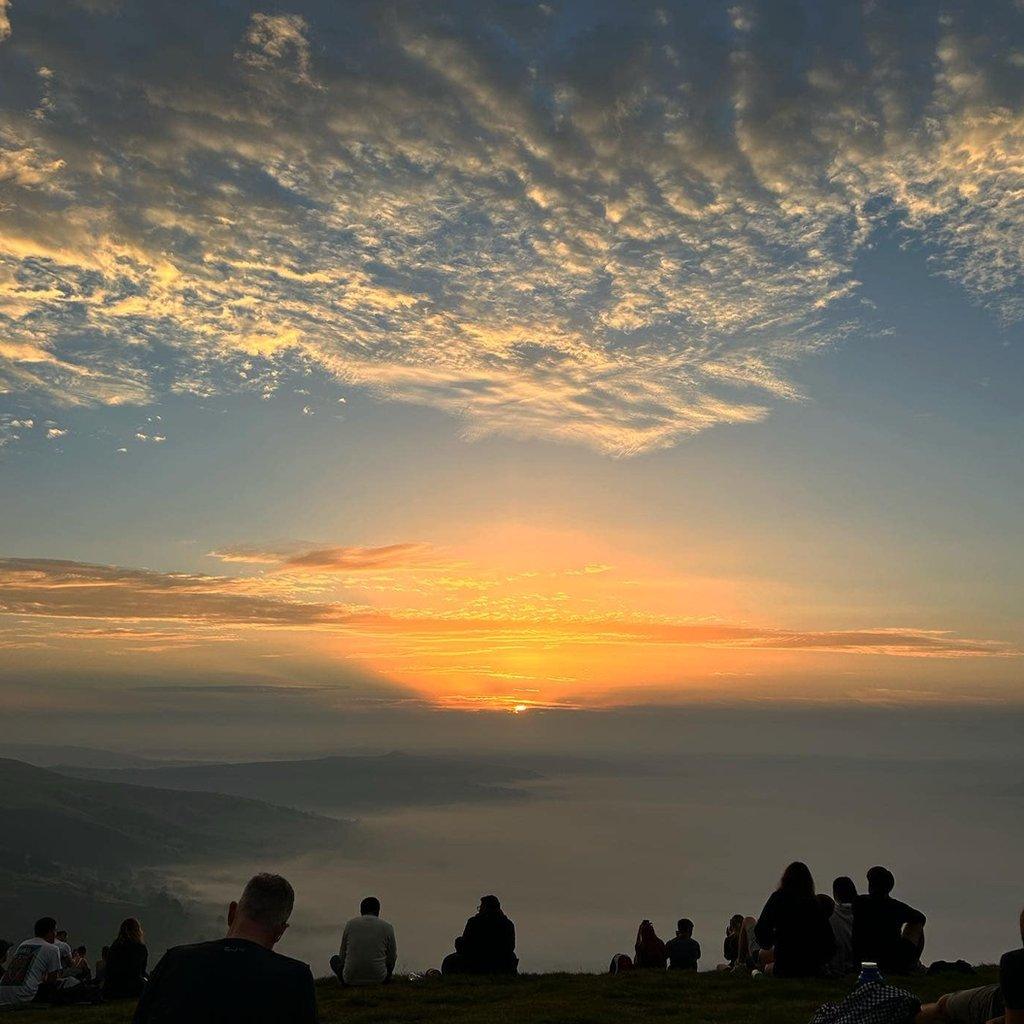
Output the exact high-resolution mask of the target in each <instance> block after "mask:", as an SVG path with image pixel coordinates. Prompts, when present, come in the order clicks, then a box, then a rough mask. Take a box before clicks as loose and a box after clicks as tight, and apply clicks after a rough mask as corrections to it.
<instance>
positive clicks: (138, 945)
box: [103, 917, 149, 999]
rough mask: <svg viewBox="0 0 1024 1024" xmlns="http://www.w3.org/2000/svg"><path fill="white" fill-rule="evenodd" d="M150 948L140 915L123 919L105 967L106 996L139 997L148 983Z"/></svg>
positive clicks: (110, 997)
mask: <svg viewBox="0 0 1024 1024" xmlns="http://www.w3.org/2000/svg"><path fill="white" fill-rule="evenodd" d="M148 965H149V950H148V949H147V948H146V936H145V935H144V934H143V931H142V925H141V924H139V921H138V919H137V918H134V917H128V918H125V920H123V921H122V922H121V928H120V930H119V931H118V933H117V938H116V939H114V941H113V942H112V943H111V944H110V947H109V949H108V950H107V955H106V958H105V965H104V968H103V998H104V999H138V998H139V996H140V995H142V990H143V988H144V987H145V985H146V968H147V966H148Z"/></svg>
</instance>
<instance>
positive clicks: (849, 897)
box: [832, 875, 857, 903]
mask: <svg viewBox="0 0 1024 1024" xmlns="http://www.w3.org/2000/svg"><path fill="white" fill-rule="evenodd" d="M856 898H857V886H855V885H854V884H853V879H852V878H848V877H847V876H846V875H840V876H839V877H838V878H837V879H836V880H835V881H834V882H833V883H832V899H834V900H835V901H836V903H852V902H853V901H854V900H855V899H856Z"/></svg>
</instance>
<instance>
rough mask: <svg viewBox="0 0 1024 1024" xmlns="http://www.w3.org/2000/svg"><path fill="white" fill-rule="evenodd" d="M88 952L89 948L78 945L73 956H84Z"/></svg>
mask: <svg viewBox="0 0 1024 1024" xmlns="http://www.w3.org/2000/svg"><path fill="white" fill-rule="evenodd" d="M88 952H89V950H87V949H86V948H85V946H79V947H78V948H77V949H76V950H75V956H85V955H86V954H87V953H88Z"/></svg>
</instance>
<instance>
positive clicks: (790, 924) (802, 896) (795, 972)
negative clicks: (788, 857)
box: [754, 862, 835, 978]
mask: <svg viewBox="0 0 1024 1024" xmlns="http://www.w3.org/2000/svg"><path fill="white" fill-rule="evenodd" d="M754 932H755V936H756V938H757V941H758V943H759V944H760V945H761V947H762V948H763V949H769V948H771V949H772V950H773V953H774V958H773V963H772V973H774V974H775V975H777V976H779V977H788V978H801V977H809V976H813V975H818V974H822V973H823V972H824V970H825V965H826V964H827V963H828V961H829V960H830V959H831V957H832V954H833V953H834V952H835V939H834V938H833V936H832V928H831V927H830V926H829V922H828V917H827V916H826V915H825V914H824V913H823V911H822V909H821V906H820V905H819V903H818V900H817V898H816V896H815V894H814V879H813V878H812V877H811V873H810V872H809V871H808V870H807V867H806V865H804V864H801V863H799V862H794V863H793V864H791V865H790V866H789V867H788V868H786V871H785V873H784V874H783V876H782V881H781V882H780V884H779V888H778V889H776V891H775V892H773V893H772V894H771V896H769V897H768V902H767V903H766V904H765V906H764V909H763V910H762V911H761V916H760V917H759V918H758V919H757V924H756V926H755V928H754Z"/></svg>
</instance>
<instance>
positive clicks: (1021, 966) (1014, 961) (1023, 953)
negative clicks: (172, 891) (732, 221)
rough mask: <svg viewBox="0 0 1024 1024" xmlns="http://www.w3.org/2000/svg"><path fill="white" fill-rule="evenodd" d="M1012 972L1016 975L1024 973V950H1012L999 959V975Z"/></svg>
mask: <svg viewBox="0 0 1024 1024" xmlns="http://www.w3.org/2000/svg"><path fill="white" fill-rule="evenodd" d="M1004 971H1010V972H1013V973H1014V974H1021V973H1024V949H1011V950H1010V952H1009V953H1004V954H1003V955H1002V956H1001V957H1000V958H999V973H1000V974H1002V973H1003V972H1004Z"/></svg>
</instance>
